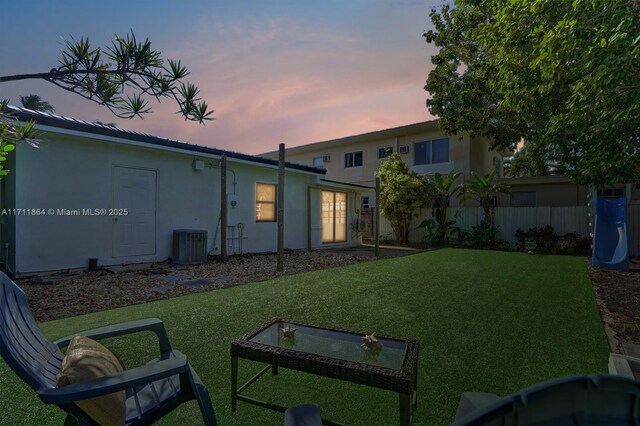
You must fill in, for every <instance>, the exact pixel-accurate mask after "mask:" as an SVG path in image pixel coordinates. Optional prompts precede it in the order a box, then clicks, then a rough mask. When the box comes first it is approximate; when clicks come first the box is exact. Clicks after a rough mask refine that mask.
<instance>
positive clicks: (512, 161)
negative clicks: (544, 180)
mask: <svg viewBox="0 0 640 426" xmlns="http://www.w3.org/2000/svg"><path fill="white" fill-rule="evenodd" d="M553 168H557V167H555V165H554V164H553V163H552V160H551V158H550V156H549V155H548V152H547V151H545V150H544V146H540V145H531V144H525V145H524V146H523V147H522V149H519V150H518V151H517V152H516V153H515V154H514V155H513V156H512V157H511V158H508V159H506V160H505V161H504V164H503V170H504V175H505V176H509V177H513V178H517V177H523V176H548V175H549V174H551V170H552V169H553Z"/></svg>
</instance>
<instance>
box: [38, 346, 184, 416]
mask: <svg viewBox="0 0 640 426" xmlns="http://www.w3.org/2000/svg"><path fill="white" fill-rule="evenodd" d="M174 354H175V355H176V357H173V358H169V359H163V360H159V361H157V362H155V363H153V364H149V365H145V366H142V367H137V368H132V369H131V370H125V371H122V372H120V373H117V374H111V375H109V376H104V377H100V378H98V379H94V380H85V381H83V382H80V383H74V384H72V385H69V386H64V387H61V388H41V389H39V390H38V391H37V393H38V396H39V397H40V399H41V400H42V402H44V403H46V404H58V405H60V404H69V403H72V402H74V401H81V400H83V399H90V398H95V397H98V396H102V395H108V394H110V393H114V392H118V391H122V390H125V389H129V388H132V387H135V386H141V385H145V384H147V383H151V382H154V381H156V380H160V379H163V378H165V377H171V376H175V375H177V374H181V373H188V372H189V371H190V367H189V363H188V362H187V358H186V357H185V356H184V355H182V354H181V353H180V352H177V351H174Z"/></svg>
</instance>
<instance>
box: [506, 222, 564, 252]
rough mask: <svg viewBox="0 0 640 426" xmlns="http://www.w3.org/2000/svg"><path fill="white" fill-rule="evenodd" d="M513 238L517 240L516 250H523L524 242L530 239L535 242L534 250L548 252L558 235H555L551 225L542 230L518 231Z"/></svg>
mask: <svg viewBox="0 0 640 426" xmlns="http://www.w3.org/2000/svg"><path fill="white" fill-rule="evenodd" d="M515 237H516V238H517V239H518V242H517V243H516V248H517V249H518V250H525V245H524V243H525V240H527V239H529V238H531V239H535V240H536V245H537V248H536V250H538V251H550V250H551V248H552V247H553V246H554V245H555V244H556V242H557V241H558V239H559V237H558V234H556V233H555V231H554V230H553V227H552V226H551V225H547V226H545V227H544V228H535V227H534V228H529V230H528V231H526V232H525V231H523V230H522V229H518V230H517V231H516V233H515Z"/></svg>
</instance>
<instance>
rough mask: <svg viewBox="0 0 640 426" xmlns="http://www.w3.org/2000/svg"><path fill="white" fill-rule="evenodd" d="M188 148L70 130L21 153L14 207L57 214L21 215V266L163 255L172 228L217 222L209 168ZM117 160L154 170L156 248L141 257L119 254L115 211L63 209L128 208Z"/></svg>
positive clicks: (202, 226)
mask: <svg viewBox="0 0 640 426" xmlns="http://www.w3.org/2000/svg"><path fill="white" fill-rule="evenodd" d="M194 158H195V157H194V156H192V155H188V154H186V155H185V154H176V153H168V152H163V151H160V150H153V149H145V148H139V147H134V146H125V145H122V144H117V143H112V142H103V141H98V140H92V139H87V138H80V137H76V136H68V135H59V134H55V135H48V136H45V137H43V141H42V143H41V144H40V148H38V149H34V148H32V147H30V146H28V145H26V144H21V145H19V147H18V149H17V152H16V159H17V163H18V164H17V166H16V170H15V172H16V179H17V189H16V192H17V194H16V207H17V208H25V209H26V208H29V209H45V210H49V209H54V210H55V211H56V213H55V214H53V215H48V214H47V215H43V216H26V215H21V216H18V217H16V225H15V226H16V241H15V253H16V257H15V262H16V264H15V268H16V270H17V272H33V271H47V270H57V269H66V268H80V267H86V266H87V264H88V259H89V258H98V259H99V264H100V265H113V264H121V263H132V262H151V261H159V260H165V259H167V258H168V257H170V256H171V250H172V239H173V230H174V229H181V228H193V229H206V230H207V231H208V232H209V235H210V238H212V237H211V235H212V231H213V230H214V226H215V222H214V220H215V219H214V217H213V215H212V214H211V211H212V210H213V209H214V208H215V204H214V202H215V200H214V197H213V194H212V191H211V186H212V185H214V184H215V182H216V181H219V176H218V175H216V173H215V171H214V170H212V169H207V168H205V170H202V171H194V170H193V168H192V161H193V159H194ZM114 166H124V167H132V168H139V169H147V170H155V171H156V176H157V179H156V247H155V253H154V254H151V255H144V256H131V257H114V253H113V230H114V226H115V222H114V217H110V216H83V215H81V216H63V215H59V214H58V213H57V211H58V209H69V210H75V209H85V208H86V209H100V208H104V209H110V208H117V207H119V208H126V207H127V206H116V205H114V189H113V181H112V174H113V171H114Z"/></svg>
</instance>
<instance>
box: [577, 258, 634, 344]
mask: <svg viewBox="0 0 640 426" xmlns="http://www.w3.org/2000/svg"><path fill="white" fill-rule="evenodd" d="M588 262H589V265H588V268H589V278H591V281H592V282H593V289H594V291H595V295H596V301H597V302H598V307H599V308H600V316H601V317H602V321H603V322H604V326H605V330H606V331H607V335H608V336H607V337H608V338H609V346H610V347H611V352H616V353H622V345H623V344H624V343H632V344H636V345H638V344H640V259H631V264H630V270H629V272H620V271H611V270H607V269H601V268H594V267H593V266H591V262H590V261H588Z"/></svg>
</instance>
